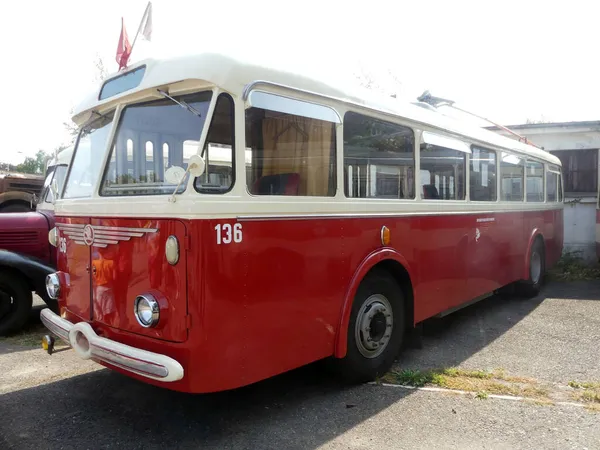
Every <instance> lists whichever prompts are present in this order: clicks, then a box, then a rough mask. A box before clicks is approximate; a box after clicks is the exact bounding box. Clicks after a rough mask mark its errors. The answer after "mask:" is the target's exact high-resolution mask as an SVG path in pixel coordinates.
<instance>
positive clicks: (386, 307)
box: [354, 294, 394, 358]
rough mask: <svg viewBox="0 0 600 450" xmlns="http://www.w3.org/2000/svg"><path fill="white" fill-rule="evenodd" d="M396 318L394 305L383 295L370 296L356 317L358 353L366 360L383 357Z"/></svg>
mask: <svg viewBox="0 0 600 450" xmlns="http://www.w3.org/2000/svg"><path fill="white" fill-rule="evenodd" d="M393 327H394V316H393V313H392V305H390V302H389V301H388V299H387V298H385V297H384V296H383V295H381V294H375V295H372V296H370V297H369V298H368V299H367V300H366V301H365V302H364V303H363V305H362V306H361V308H360V311H359V312H358V316H357V317H356V326H355V330H354V331H355V340H356V345H357V346H358V351H359V352H360V354H361V355H363V356H364V357H365V358H376V357H377V356H379V355H381V353H383V351H384V350H385V348H386V347H387V345H388V343H389V342H390V338H391V336H392V330H393Z"/></svg>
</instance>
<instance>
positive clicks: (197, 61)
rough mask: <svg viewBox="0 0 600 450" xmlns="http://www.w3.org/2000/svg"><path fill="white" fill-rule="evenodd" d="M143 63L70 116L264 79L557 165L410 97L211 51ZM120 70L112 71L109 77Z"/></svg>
mask: <svg viewBox="0 0 600 450" xmlns="http://www.w3.org/2000/svg"><path fill="white" fill-rule="evenodd" d="M143 65H145V66H146V70H145V74H144V78H143V79H142V81H141V82H140V84H139V85H138V86H137V87H136V88H134V89H131V90H128V91H126V92H123V93H121V94H118V95H115V96H113V97H110V98H107V99H104V100H98V98H99V92H100V89H101V85H99V86H98V88H97V89H96V90H95V92H93V93H92V94H90V95H89V96H88V97H87V98H86V99H84V100H83V102H82V103H81V104H80V105H79V106H78V107H77V108H76V109H75V112H74V116H73V120H74V121H75V122H76V123H79V124H81V123H82V122H83V121H85V120H87V119H86V118H85V116H87V115H88V114H89V112H90V111H91V110H95V109H98V108H99V109H104V108H103V106H104V107H108V106H110V107H112V105H113V104H115V103H118V102H119V100H120V99H123V98H124V97H131V96H134V95H135V94H136V93H140V92H141V91H144V90H148V89H151V88H154V89H156V88H158V87H161V86H165V85H168V84H171V83H175V82H179V81H184V80H198V81H200V82H205V83H206V84H207V86H219V87H220V88H221V89H224V90H225V91H228V92H229V93H231V94H232V95H233V96H234V97H237V98H240V97H241V96H242V94H243V92H244V89H245V88H246V86H248V85H249V84H250V83H252V82H254V81H257V80H264V81H269V82H272V83H277V84H280V85H285V86H290V87H293V88H294V89H300V90H304V91H309V92H311V93H314V94H317V95H320V96H323V97H328V98H332V99H335V100H339V101H342V102H344V103H346V104H352V105H358V106H363V107H367V108H371V109H374V110H377V111H380V112H382V113H387V114H392V115H397V116H400V117H403V118H406V119H409V120H411V121H414V122H417V123H421V124H425V125H427V126H430V127H434V128H438V129H440V130H444V131H447V132H449V133H451V134H455V135H457V136H465V137H467V138H469V139H470V140H473V141H479V143H480V144H489V145H495V146H498V147H503V148H507V149H511V150H514V151H515V152H519V153H525V154H529V155H531V156H536V157H539V158H541V159H544V160H546V161H548V162H551V163H553V164H560V160H559V159H558V158H556V157H555V156H554V155H551V154H550V153H548V152H546V151H544V150H542V149H539V148H537V147H534V146H531V145H526V144H524V143H522V142H518V141H515V140H514V139H510V138H507V137H505V136H502V135H500V134H498V133H495V132H493V131H490V130H489V129H484V128H481V127H478V126H476V125H473V124H470V123H467V122H464V121H460V120H458V119H455V118H452V117H449V116H446V115H444V114H442V113H440V112H437V111H432V110H430V109H426V108H423V107H420V106H417V105H415V104H412V103H410V102H406V101H401V100H397V99H394V98H391V97H385V96H383V95H378V94H376V93H374V92H372V91H369V90H366V89H364V88H360V87H358V86H356V87H350V86H340V85H337V84H336V85H334V84H333V83H331V82H327V81H324V80H323V79H317V78H314V77H313V78H311V77H308V76H304V75H299V74H297V73H293V72H291V71H288V70H286V69H285V68H280V67H274V66H263V65H258V64H256V63H254V62H251V61H244V60H242V59H239V58H234V57H231V56H227V55H223V54H215V53H203V54H198V55H188V56H180V57H174V58H168V59H146V60H143V61H140V62H138V63H136V64H134V65H132V66H131V67H130V68H129V69H130V70H133V69H135V68H138V67H141V66H143ZM116 75H119V74H113V75H112V76H111V77H109V79H110V78H112V77H114V76H116Z"/></svg>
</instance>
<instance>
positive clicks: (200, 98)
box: [100, 91, 212, 196]
mask: <svg viewBox="0 0 600 450" xmlns="http://www.w3.org/2000/svg"><path fill="white" fill-rule="evenodd" d="M211 97H212V92H211V91H205V92H200V93H195V94H190V95H184V96H179V97H174V99H175V100H173V98H170V97H169V98H165V99H163V100H158V101H151V102H146V103H139V104H134V105H131V106H128V107H126V108H125V109H124V110H123V113H122V114H121V118H120V120H119V127H118V131H117V134H116V136H115V139H114V143H113V145H112V147H111V153H110V158H109V162H108V167H107V168H106V171H105V174H104V180H103V181H102V187H101V189H100V195H102V196H123V195H153V194H154V195H156V194H172V193H173V191H174V189H175V188H176V186H177V184H178V182H177V181H178V180H174V179H172V177H170V176H169V169H171V168H173V169H179V171H180V173H181V171H182V170H185V169H186V167H187V163H188V160H189V158H190V156H191V155H193V154H196V153H197V152H198V144H199V141H200V135H201V133H202V129H203V127H204V124H205V122H206V116H207V114H208V107H209V104H210V100H211ZM182 105H183V107H182ZM185 185H186V183H185V182H183V183H181V185H180V188H179V190H178V191H177V192H178V193H180V192H183V190H184V189H185Z"/></svg>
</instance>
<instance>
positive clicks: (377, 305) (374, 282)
mask: <svg viewBox="0 0 600 450" xmlns="http://www.w3.org/2000/svg"><path fill="white" fill-rule="evenodd" d="M404 330H405V313H404V296H403V295H402V289H400V286H398V283H396V281H395V280H394V279H393V278H392V277H391V276H390V275H389V274H388V273H387V272H385V271H379V270H374V271H372V272H371V273H369V274H368V275H367V276H366V277H365V279H364V280H363V281H362V282H361V284H360V286H359V288H358V290H357V292H356V295H355V297H354V301H353V304H352V311H351V313H350V323H349V324H348V335H347V346H348V348H347V352H346V356H345V357H344V358H342V359H340V360H337V361H336V363H337V364H336V365H337V370H338V372H339V373H340V375H341V376H342V377H343V378H344V379H345V380H347V381H349V382H364V381H371V380H373V379H375V378H376V377H378V376H382V375H383V374H385V373H386V372H387V371H388V370H389V369H390V367H391V366H392V364H393V362H394V359H395V358H396V356H397V355H398V352H399V350H400V347H401V345H402V339H403V336H404Z"/></svg>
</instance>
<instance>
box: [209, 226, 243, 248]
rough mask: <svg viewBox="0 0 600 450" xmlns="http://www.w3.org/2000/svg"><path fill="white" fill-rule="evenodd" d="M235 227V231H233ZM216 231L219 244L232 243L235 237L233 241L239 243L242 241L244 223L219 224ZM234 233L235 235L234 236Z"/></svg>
mask: <svg viewBox="0 0 600 450" xmlns="http://www.w3.org/2000/svg"><path fill="white" fill-rule="evenodd" d="M232 229H233V233H232ZM215 231H216V232H217V245H221V244H231V240H232V238H233V242H235V243H236V244H239V243H240V242H242V224H241V223H236V224H234V225H233V227H232V226H231V224H230V223H224V224H217V225H216V226H215ZM232 235H233V236H232Z"/></svg>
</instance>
